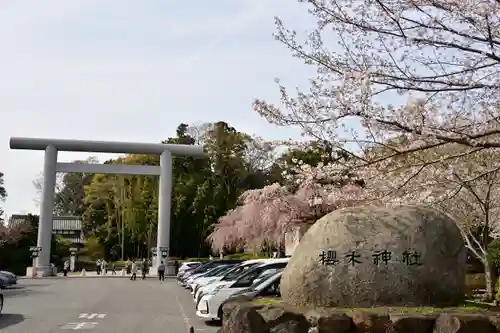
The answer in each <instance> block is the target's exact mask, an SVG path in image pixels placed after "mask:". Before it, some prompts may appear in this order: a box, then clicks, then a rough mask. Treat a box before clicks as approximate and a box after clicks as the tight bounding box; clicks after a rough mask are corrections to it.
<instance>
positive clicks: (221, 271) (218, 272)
mask: <svg viewBox="0 0 500 333" xmlns="http://www.w3.org/2000/svg"><path fill="white" fill-rule="evenodd" d="M233 267H234V264H227V265H220V266H217V267H215V268H214V269H211V270H209V271H208V272H206V273H205V274H203V275H200V276H198V277H196V278H195V279H194V280H192V281H191V283H190V284H189V286H190V289H191V294H192V295H194V288H196V286H197V285H198V284H199V283H200V281H206V280H207V279H211V278H213V277H216V276H224V275H225V274H226V273H227V272H228V271H230V270H231V269H233Z"/></svg>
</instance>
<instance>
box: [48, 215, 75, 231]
mask: <svg viewBox="0 0 500 333" xmlns="http://www.w3.org/2000/svg"><path fill="white" fill-rule="evenodd" d="M52 230H75V231H81V230H82V220H81V219H80V218H79V217H77V216H54V217H53V219H52Z"/></svg>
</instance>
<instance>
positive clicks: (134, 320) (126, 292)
mask: <svg viewBox="0 0 500 333" xmlns="http://www.w3.org/2000/svg"><path fill="white" fill-rule="evenodd" d="M4 296H5V306H4V311H3V315H2V316H0V331H1V332H2V333H14V332H15V333H52V332H58V333H64V332H88V333H97V332H102V333H115V332H116V333H145V332H147V333H160V332H161V333H187V332H188V331H189V326H192V327H194V329H195V332H202V333H212V332H216V331H217V327H216V326H214V325H213V324H211V325H207V324H206V323H204V322H203V321H202V320H200V319H198V318H197V317H196V315H195V309H194V303H193V301H192V298H191V295H190V294H189V292H187V291H186V290H184V289H183V288H182V287H181V286H179V285H178V284H177V282H175V280H173V279H171V280H166V281H165V282H163V283H160V282H159V281H158V280H156V279H154V278H149V279H146V280H137V281H130V280H129V279H128V278H126V277H125V278H122V277H119V278H97V277H92V278H72V277H69V278H47V279H37V280H31V279H22V280H19V284H18V286H16V287H13V288H9V289H6V290H4Z"/></svg>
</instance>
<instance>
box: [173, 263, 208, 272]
mask: <svg viewBox="0 0 500 333" xmlns="http://www.w3.org/2000/svg"><path fill="white" fill-rule="evenodd" d="M201 264H202V263H201V262H200V261H185V262H183V263H182V265H181V267H179V271H178V272H177V275H179V274H182V273H184V272H185V271H187V270H189V269H195V268H196V267H198V266H200V265H201Z"/></svg>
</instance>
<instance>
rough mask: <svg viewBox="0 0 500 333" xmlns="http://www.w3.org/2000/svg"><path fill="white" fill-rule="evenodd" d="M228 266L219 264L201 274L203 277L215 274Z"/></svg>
mask: <svg viewBox="0 0 500 333" xmlns="http://www.w3.org/2000/svg"><path fill="white" fill-rule="evenodd" d="M229 267H231V266H229V265H220V266H219V267H215V268H214V269H211V270H210V271H209V272H207V274H205V275H203V276H205V277H207V276H217V275H219V274H220V273H221V272H223V271H225V270H227V269H228V268H229Z"/></svg>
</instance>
